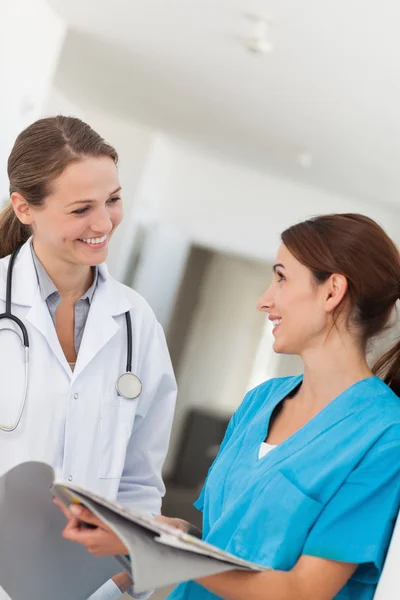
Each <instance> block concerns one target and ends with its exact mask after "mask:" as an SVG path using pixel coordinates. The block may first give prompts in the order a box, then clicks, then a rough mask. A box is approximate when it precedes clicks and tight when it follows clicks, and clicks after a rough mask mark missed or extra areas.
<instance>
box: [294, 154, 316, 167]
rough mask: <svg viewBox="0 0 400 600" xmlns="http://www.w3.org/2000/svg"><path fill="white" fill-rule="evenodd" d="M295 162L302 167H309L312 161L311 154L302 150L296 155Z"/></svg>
mask: <svg viewBox="0 0 400 600" xmlns="http://www.w3.org/2000/svg"><path fill="white" fill-rule="evenodd" d="M297 162H298V163H299V165H300V167H302V168H303V169H309V168H310V167H311V166H312V163H313V155H312V154H311V152H307V151H303V152H299V153H298V155H297Z"/></svg>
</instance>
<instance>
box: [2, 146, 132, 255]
mask: <svg viewBox="0 0 400 600" xmlns="http://www.w3.org/2000/svg"><path fill="white" fill-rule="evenodd" d="M120 191H121V186H120V183H119V180H118V171H117V168H116V165H115V163H114V161H113V160H112V159H111V158H109V157H99V158H85V159H82V160H80V161H77V162H74V163H72V164H70V165H69V166H68V167H67V168H66V169H65V170H64V171H63V172H62V173H61V175H60V176H59V177H57V179H55V180H54V181H53V182H52V184H51V192H50V194H49V195H48V196H47V197H46V198H45V201H44V205H43V206H41V207H33V206H31V205H29V204H28V203H26V202H24V200H23V198H20V197H19V195H18V194H15V195H14V196H15V197H14V198H12V199H13V204H14V209H15V211H16V213H17V215H18V217H19V218H20V220H21V221H22V222H24V223H25V224H28V225H30V226H31V228H32V231H33V236H34V244H35V248H36V247H38V248H39V247H40V249H41V253H42V254H43V253H46V255H48V256H51V257H53V259H56V260H58V261H59V260H61V261H63V262H68V263H70V264H78V265H89V266H93V265H97V264H100V263H102V262H104V261H105V259H106V258H107V254H108V243H109V241H110V238H111V236H112V234H113V232H114V231H115V229H116V227H118V225H119V224H120V222H121V220H122V217H123V209H122V200H121V196H120Z"/></svg>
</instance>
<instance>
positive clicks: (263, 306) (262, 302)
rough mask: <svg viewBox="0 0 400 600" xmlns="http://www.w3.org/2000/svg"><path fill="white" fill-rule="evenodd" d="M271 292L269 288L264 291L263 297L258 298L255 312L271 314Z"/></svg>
mask: <svg viewBox="0 0 400 600" xmlns="http://www.w3.org/2000/svg"><path fill="white" fill-rule="evenodd" d="M271 292H272V290H271V287H269V288H268V289H267V290H265V292H264V293H263V295H262V296H260V298H259V299H258V301H257V304H256V307H257V310H259V311H261V312H271V309H272V308H273V306H274V301H273V298H272V294H271Z"/></svg>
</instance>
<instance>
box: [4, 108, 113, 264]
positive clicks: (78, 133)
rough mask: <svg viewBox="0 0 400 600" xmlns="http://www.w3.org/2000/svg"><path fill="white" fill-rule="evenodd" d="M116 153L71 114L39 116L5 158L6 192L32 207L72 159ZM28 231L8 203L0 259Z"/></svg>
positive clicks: (26, 235) (110, 155)
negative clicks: (17, 195)
mask: <svg viewBox="0 0 400 600" xmlns="http://www.w3.org/2000/svg"><path fill="white" fill-rule="evenodd" d="M90 156H93V157H100V156H109V157H110V158H111V159H112V160H113V161H114V162H115V164H117V162H118V154H117V152H116V151H115V150H114V148H113V147H112V146H110V145H109V144H107V143H106V142H105V141H104V140H103V138H102V137H101V136H100V135H99V134H98V133H96V132H95V131H94V130H93V129H92V128H91V127H90V126H89V125H87V124H86V123H84V122H83V121H81V120H80V119H77V118H75V117H63V116H57V117H48V118H46V119H39V120H38V121H35V123H32V125H29V127H27V128H26V129H24V130H23V131H22V132H21V133H20V134H19V136H18V137H17V139H16V140H15V143H14V147H13V149H12V151H11V154H10V156H9V159H8V178H9V181H10V195H11V194H12V193H13V192H19V193H20V194H21V195H22V196H23V197H24V198H25V200H26V201H27V202H29V204H31V205H32V206H36V207H38V206H42V205H43V201H44V199H45V198H46V196H47V195H48V194H49V193H50V192H51V183H52V182H53V181H54V180H55V179H56V178H57V177H58V176H59V175H61V173H62V172H63V171H64V169H65V168H66V167H67V166H68V165H70V164H71V163H73V162H76V161H79V160H81V159H82V158H86V157H90ZM30 235H31V230H30V228H29V227H27V226H26V225H24V224H22V223H21V222H20V221H19V219H18V218H17V216H16V215H15V212H14V209H13V207H12V204H11V203H10V204H9V205H8V206H7V207H6V208H5V209H4V210H3V211H2V213H1V214H0V258H2V257H3V256H7V255H8V254H11V253H12V252H13V251H14V250H15V249H16V248H17V247H18V246H19V245H20V244H23V243H24V242H26V240H27V239H28V238H29V236H30Z"/></svg>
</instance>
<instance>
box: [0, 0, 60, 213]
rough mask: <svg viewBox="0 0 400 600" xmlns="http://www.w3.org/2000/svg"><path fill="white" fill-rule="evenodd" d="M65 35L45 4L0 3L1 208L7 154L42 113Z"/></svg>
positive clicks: (30, 0)
mask: <svg viewBox="0 0 400 600" xmlns="http://www.w3.org/2000/svg"><path fill="white" fill-rule="evenodd" d="M65 32H66V27H65V25H64V23H63V21H62V20H61V19H60V17H58V16H57V15H56V14H55V13H54V12H53V10H52V9H51V8H50V7H49V6H48V5H47V3H46V2H45V0H2V1H1V2H0V90H1V97H0V107H1V110H0V131H1V137H0V204H1V203H2V202H3V200H5V199H6V198H7V197H8V179H7V171H6V165H7V158H8V155H9V153H10V150H11V148H12V145H13V143H14V140H15V137H16V136H17V134H18V133H19V132H20V131H21V130H22V129H23V128H24V127H26V126H27V125H28V124H29V123H31V122H32V121H34V120H35V119H37V118H39V117H40V116H41V114H42V111H43V109H44V105H45V102H46V98H47V96H48V93H49V91H50V88H51V84H52V80H53V76H54V73H55V70H56V66H57V62H58V59H59V56H60V52H61V49H62V46H63V43H64V39H65Z"/></svg>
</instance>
